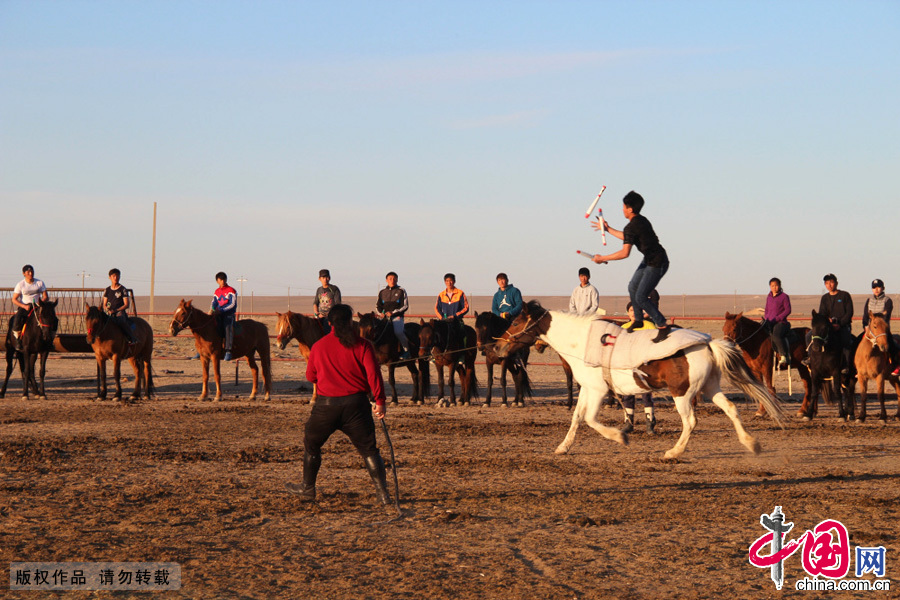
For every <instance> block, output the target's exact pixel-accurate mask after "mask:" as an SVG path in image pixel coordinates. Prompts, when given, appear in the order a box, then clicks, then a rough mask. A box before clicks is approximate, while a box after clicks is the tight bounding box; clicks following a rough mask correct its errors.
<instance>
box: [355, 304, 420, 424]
mask: <svg viewBox="0 0 900 600" xmlns="http://www.w3.org/2000/svg"><path fill="white" fill-rule="evenodd" d="M356 316H357V318H358V319H359V335H360V336H362V337H364V338H365V339H367V340H369V341H370V342H372V346H374V347H375V360H377V361H378V364H379V365H387V368H388V383H390V384H391V404H397V386H396V380H395V379H394V370H395V369H396V368H397V364H398V362H402V363H403V365H404V366H405V367H406V368H407V369H409V374H410V377H412V381H413V395H412V398H411V399H410V400H411V401H412V403H413V404H414V405H416V406H419V405H422V404H425V396H426V395H427V394H428V392H429V387H430V369H429V367H428V361H427V360H425V359H422V358H414V359H409V360H406V361H400V352H401V350H402V348H401V346H400V340H398V339H397V335H396V334H395V333H394V326H393V324H392V323H391V321H390V319H382V318H380V317H378V316H377V315H376V314H375V313H374V312H370V313H366V314H364V315H363V314H360V313H356ZM420 329H421V327H420V326H419V325H418V324H417V323H406V324H405V325H404V327H403V332H404V333H405V334H406V340H407V342H408V343H409V353H410V354H411V355H412V356H416V357H417V356H418V355H419V331H420ZM416 363H419V364H418V366H417V365H416Z"/></svg>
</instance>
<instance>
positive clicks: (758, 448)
mask: <svg viewBox="0 0 900 600" xmlns="http://www.w3.org/2000/svg"><path fill="white" fill-rule="evenodd" d="M750 452H752V453H753V454H759V453H760V452H762V444H760V443H759V442H758V441H756V440H753V443H752V444H751V445H750Z"/></svg>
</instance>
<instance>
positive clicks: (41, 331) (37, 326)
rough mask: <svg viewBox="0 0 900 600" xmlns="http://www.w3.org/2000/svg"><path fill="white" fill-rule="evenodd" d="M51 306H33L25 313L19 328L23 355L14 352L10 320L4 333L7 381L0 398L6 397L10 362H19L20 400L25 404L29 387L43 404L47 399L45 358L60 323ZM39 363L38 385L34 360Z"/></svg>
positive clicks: (41, 304) (11, 366) (53, 307)
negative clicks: (23, 320)
mask: <svg viewBox="0 0 900 600" xmlns="http://www.w3.org/2000/svg"><path fill="white" fill-rule="evenodd" d="M58 302H59V300H54V301H52V302H35V303H34V305H33V306H32V309H31V310H30V311H29V312H28V318H27V319H26V320H25V326H24V327H23V328H22V333H21V334H20V335H21V336H22V351H21V352H18V351H17V350H16V349H15V346H16V343H15V338H14V337H13V333H12V329H13V328H12V323H13V320H12V319H10V320H9V327H8V328H7V330H6V378H5V379H4V380H3V388H2V389H0V398H3V397H4V396H6V386H7V384H8V383H9V376H10V375H12V372H13V362H14V361H15V359H16V358H18V359H19V371H20V372H21V373H22V399H23V400H28V386H29V385H30V386H31V389H32V390H34V395H35V396H37V397H38V398H39V399H41V400H43V399H44V398H46V397H47V394H46V393H45V390H44V376H45V375H46V373H47V356H48V355H49V354H50V350H52V349H53V338H54V337H55V336H56V330H57V329H58V328H59V319H58V318H57V316H56V304H57V303H58ZM38 357H40V359H41V369H40V379H41V383H40V385H38V383H37V379H36V378H35V373H34V372H35V368H36V366H37V359H38Z"/></svg>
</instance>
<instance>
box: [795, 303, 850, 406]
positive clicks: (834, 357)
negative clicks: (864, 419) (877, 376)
mask: <svg viewBox="0 0 900 600" xmlns="http://www.w3.org/2000/svg"><path fill="white" fill-rule="evenodd" d="M810 329H811V330H812V336H811V341H810V343H809V347H808V348H807V349H806V351H807V353H808V354H809V380H810V385H809V403H808V405H807V407H806V411H805V413H804V414H803V420H804V421H809V420H811V419H812V418H813V416H815V415H816V413H818V412H819V393H820V392H821V393H822V395H823V396H824V397H825V402H827V403H831V402H833V401H837V402H838V416H839V417H840V418H841V419H844V420H847V419H849V417H850V415H851V414H852V413H853V394H854V389H853V388H854V387H855V383H854V381H853V378H854V376H855V371H856V366H855V365H853V364H851V365H849V370H850V373H849V374H847V375H844V374H842V373H841V367H842V366H843V352H844V351H843V348H842V346H841V338H840V336H839V335H838V334H837V332H836V331H834V329H833V328H832V326H831V320H830V319H829V318H828V317H825V316H822V315H820V314H818V313H817V312H816V311H815V310H813V311H812V327H810ZM854 350H855V348H854Z"/></svg>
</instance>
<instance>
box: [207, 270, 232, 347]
mask: <svg viewBox="0 0 900 600" xmlns="http://www.w3.org/2000/svg"><path fill="white" fill-rule="evenodd" d="M216 283H218V284H219V287H217V288H216V291H215V292H213V299H212V311H213V314H214V315H215V316H216V324H217V325H218V326H219V328H220V329H224V330H225V331H224V333H225V335H224V336H223V337H224V338H225V356H224V357H223V358H222V360H225V361H229V360H231V347H232V344H233V343H234V318H235V313H236V312H237V292H236V291H235V289H234V288H233V287H231V286H230V285H228V275H226V274H225V273H223V272H222V271H219V272H218V273H216Z"/></svg>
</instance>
